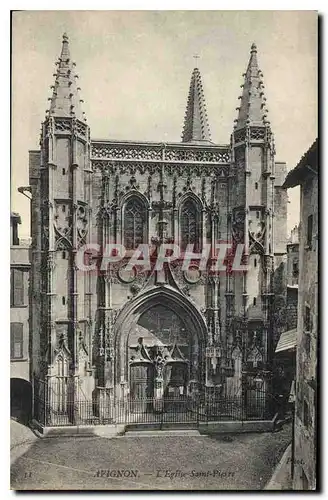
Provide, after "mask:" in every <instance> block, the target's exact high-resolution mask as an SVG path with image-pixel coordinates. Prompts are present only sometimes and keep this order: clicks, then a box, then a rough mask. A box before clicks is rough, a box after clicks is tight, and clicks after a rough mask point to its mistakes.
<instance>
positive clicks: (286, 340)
mask: <svg viewBox="0 0 328 500" xmlns="http://www.w3.org/2000/svg"><path fill="white" fill-rule="evenodd" d="M296 336H297V329H296V328H294V329H293V330H288V331H287V332H283V333H282V334H281V335H280V339H279V341H278V344H277V347H276V351H275V352H282V351H289V350H292V349H296Z"/></svg>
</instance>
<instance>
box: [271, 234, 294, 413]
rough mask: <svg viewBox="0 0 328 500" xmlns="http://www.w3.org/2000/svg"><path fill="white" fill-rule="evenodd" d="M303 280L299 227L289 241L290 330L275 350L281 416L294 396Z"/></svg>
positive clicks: (282, 337) (288, 303)
mask: <svg viewBox="0 0 328 500" xmlns="http://www.w3.org/2000/svg"><path fill="white" fill-rule="evenodd" d="M298 278H299V226H295V227H294V228H293V229H292V231H291V233H290V236H289V238H288V241H287V306H286V322H285V324H286V330H285V331H283V332H282V334H281V335H280V338H279V341H278V343H277V346H276V350H275V360H274V367H275V369H274V373H275V376H274V394H275V396H276V397H277V398H278V400H279V402H280V408H279V412H280V416H281V417H285V416H286V414H287V412H288V411H289V410H290V405H289V404H288V402H289V401H290V395H291V392H292V391H293V388H294V381H295V374H296V338H297V309H298Z"/></svg>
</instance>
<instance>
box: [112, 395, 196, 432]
mask: <svg viewBox="0 0 328 500" xmlns="http://www.w3.org/2000/svg"><path fill="white" fill-rule="evenodd" d="M117 408H118V409H119V415H117V420H118V421H119V422H121V423H126V424H128V425H129V426H134V425H146V424H151V427H153V428H159V429H161V428H163V427H166V426H167V427H172V426H173V427H174V426H176V427H184V426H187V427H190V426H193V427H197V426H198V422H199V415H198V408H199V405H198V402H197V401H196V400H193V399H191V398H188V397H178V398H169V397H164V398H162V399H155V398H140V399H138V398H133V399H132V398H131V399H128V400H127V401H126V402H125V403H123V404H120V405H119V407H117Z"/></svg>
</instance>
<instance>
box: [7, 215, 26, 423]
mask: <svg viewBox="0 0 328 500" xmlns="http://www.w3.org/2000/svg"><path fill="white" fill-rule="evenodd" d="M20 223H21V218H20V216H19V214H17V213H14V212H12V213H11V215H10V240H11V241H10V383H11V410H12V412H11V413H12V415H13V416H16V417H20V415H21V414H23V413H25V414H26V411H28V407H30V398H31V390H30V361H29V290H28V287H29V271H30V255H29V251H30V248H29V242H27V241H22V240H20V239H19V236H18V225H19V224H20Z"/></svg>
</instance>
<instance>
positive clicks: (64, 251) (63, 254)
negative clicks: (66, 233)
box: [62, 250, 67, 259]
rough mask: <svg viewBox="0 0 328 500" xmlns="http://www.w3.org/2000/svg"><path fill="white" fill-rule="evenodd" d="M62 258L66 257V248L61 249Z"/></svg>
mask: <svg viewBox="0 0 328 500" xmlns="http://www.w3.org/2000/svg"><path fill="white" fill-rule="evenodd" d="M62 258H63V259H66V258H67V255H66V250H63V252H62Z"/></svg>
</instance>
